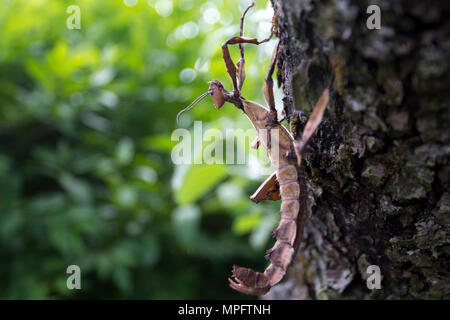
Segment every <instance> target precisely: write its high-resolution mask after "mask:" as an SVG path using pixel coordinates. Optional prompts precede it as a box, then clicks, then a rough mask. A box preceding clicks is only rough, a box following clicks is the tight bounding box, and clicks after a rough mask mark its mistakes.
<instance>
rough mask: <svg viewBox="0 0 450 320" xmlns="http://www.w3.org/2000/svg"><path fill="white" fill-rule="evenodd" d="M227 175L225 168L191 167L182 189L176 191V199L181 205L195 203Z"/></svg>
mask: <svg viewBox="0 0 450 320" xmlns="http://www.w3.org/2000/svg"><path fill="white" fill-rule="evenodd" d="M226 175H227V169H226V167H225V166H221V165H191V166H190V168H189V169H188V171H187V172H186V175H185V176H184V178H183V182H182V184H181V186H180V188H179V189H177V190H176V191H175V199H176V200H177V202H178V203H179V204H180V205H187V204H190V203H193V202H195V201H196V200H197V199H199V198H200V197H201V196H203V195H204V194H205V193H206V192H208V191H210V190H211V189H212V188H213V187H214V186H216V185H217V184H218V183H219V182H220V181H221V180H222V179H223V178H225V177H226Z"/></svg>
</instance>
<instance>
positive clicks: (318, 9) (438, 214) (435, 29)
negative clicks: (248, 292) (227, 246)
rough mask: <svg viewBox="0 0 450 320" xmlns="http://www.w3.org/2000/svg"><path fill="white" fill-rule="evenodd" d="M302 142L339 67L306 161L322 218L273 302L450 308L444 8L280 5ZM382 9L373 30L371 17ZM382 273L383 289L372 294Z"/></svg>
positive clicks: (284, 75) (283, 69) (290, 105)
mask: <svg viewBox="0 0 450 320" xmlns="http://www.w3.org/2000/svg"><path fill="white" fill-rule="evenodd" d="M272 2H273V4H274V6H275V7H276V10H277V11H278V13H279V18H278V28H279V36H280V39H281V52H280V59H279V61H278V69H279V70H278V74H277V76H278V81H279V83H281V84H282V86H283V90H284V93H285V98H284V107H283V108H284V112H285V114H286V117H287V120H288V122H289V123H290V126H291V129H292V130H293V131H294V133H295V134H300V133H301V131H302V129H303V126H304V124H305V122H306V119H307V115H308V114H309V112H310V111H311V109H312V106H313V105H314V103H315V101H317V99H318V97H319V95H320V93H321V92H322V90H323V88H324V86H325V85H326V83H327V80H328V78H329V76H330V72H331V71H330V65H329V62H328V61H329V60H328V58H329V57H333V58H337V59H338V60H339V64H338V67H337V70H336V79H335V82H334V84H333V88H332V98H331V101H330V105H329V107H328V110H327V111H326V113H325V116H324V121H323V123H322V124H321V126H320V128H319V130H318V132H317V133H316V135H315V137H314V139H313V140H312V143H311V146H310V148H309V150H308V151H307V154H306V159H305V160H306V164H307V171H306V174H307V184H308V189H309V192H310V195H311V196H310V200H311V202H312V205H313V212H312V215H311V217H310V218H309V219H308V222H307V224H306V227H305V233H304V240H303V244H302V245H301V247H300V249H299V252H298V254H297V256H296V259H295V262H294V263H293V265H292V266H291V268H290V270H289V273H288V275H287V276H286V277H285V279H284V280H283V281H282V283H280V284H279V285H277V286H275V287H274V288H272V290H271V291H270V292H269V293H268V294H267V295H265V296H264V297H263V298H267V299H346V298H355V299H411V298H412V299H414V298H416V299H449V298H450V276H449V269H450V260H449V252H450V250H449V242H450V240H449V232H448V231H449V228H448V227H449V213H450V212H449V211H450V191H449V188H450V187H449V172H450V162H449V153H450V143H449V140H450V135H449V130H448V129H449V126H448V124H449V123H450V122H449V117H450V113H449V111H450V110H449V109H450V108H449V107H450V99H449V83H450V81H449V80H450V73H449V63H450V59H449V57H450V37H449V32H450V20H449V17H450V10H449V8H448V4H447V3H445V2H444V1H436V2H433V1H406V0H405V1H388V0H386V1H376V0H370V1H351V0H328V1H313V0H272ZM371 4H376V5H378V6H379V7H380V8H381V29H380V30H369V29H368V28H367V27H366V20H367V18H368V17H369V16H370V14H367V13H366V10H367V7H368V6H369V5H371ZM369 265H378V266H379V267H380V269H381V274H382V283H381V285H382V289H380V290H369V289H368V288H367V285H366V279H367V277H368V274H367V273H366V270H367V267H368V266H369Z"/></svg>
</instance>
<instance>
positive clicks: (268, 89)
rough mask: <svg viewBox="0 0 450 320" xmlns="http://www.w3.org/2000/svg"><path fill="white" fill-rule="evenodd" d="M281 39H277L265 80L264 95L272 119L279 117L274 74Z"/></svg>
mask: <svg viewBox="0 0 450 320" xmlns="http://www.w3.org/2000/svg"><path fill="white" fill-rule="evenodd" d="M279 44H280V40H279V39H278V40H277V43H276V44H275V48H274V49H273V54H272V59H271V60H270V65H269V71H268V72H267V77H266V79H265V81H264V97H265V99H266V102H267V105H268V106H269V108H270V116H271V117H272V119H274V120H276V119H277V110H276V109H275V98H274V96H273V79H272V75H273V72H274V70H275V64H276V61H277V57H278V46H279Z"/></svg>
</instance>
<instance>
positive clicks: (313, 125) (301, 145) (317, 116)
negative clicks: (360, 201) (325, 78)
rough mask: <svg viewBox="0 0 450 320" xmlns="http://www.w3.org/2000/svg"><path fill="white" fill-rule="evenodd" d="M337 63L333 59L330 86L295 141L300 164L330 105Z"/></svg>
mask: <svg viewBox="0 0 450 320" xmlns="http://www.w3.org/2000/svg"><path fill="white" fill-rule="evenodd" d="M336 63H337V61H336V60H333V61H332V74H331V77H330V81H329V82H328V86H327V87H326V88H325V90H323V92H322V95H321V96H320V98H319V100H318V101H317V103H316V105H315V106H314V109H313V111H312V112H311V115H310V116H309V119H308V122H307V123H306V125H305V129H304V130H303V134H302V137H301V138H298V139H296V140H295V141H294V147H295V154H296V155H297V162H298V165H299V166H300V162H301V160H302V154H303V151H304V150H305V147H306V145H307V144H308V142H309V140H310V139H311V137H312V135H313V134H314V132H315V131H316V129H317V127H318V126H319V125H320V122H321V121H322V118H323V113H324V112H325V109H326V107H327V105H328V101H329V99H330V86H331V84H332V83H333V80H334V70H335V67H336Z"/></svg>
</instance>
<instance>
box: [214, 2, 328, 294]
mask: <svg viewBox="0 0 450 320" xmlns="http://www.w3.org/2000/svg"><path fill="white" fill-rule="evenodd" d="M251 6H253V4H252V5H250V7H251ZM247 10H248V8H247ZM247 10H246V11H245V12H244V15H243V16H242V19H241V33H240V34H241V36H239V37H232V38H231V39H229V40H228V41H226V42H224V43H223V45H222V53H223V58H224V61H225V66H226V69H227V72H228V74H229V75H230V77H231V80H232V83H233V91H227V90H226V89H225V88H224V87H223V85H222V84H221V83H220V82H219V81H217V80H214V81H211V82H210V83H209V84H210V87H209V90H208V92H209V93H210V94H211V98H212V99H213V101H214V104H215V106H216V108H218V109H219V108H221V107H222V106H223V104H224V103H225V102H230V103H232V104H234V105H235V106H236V107H237V108H239V109H241V110H242V111H243V112H244V114H245V115H246V116H247V117H248V119H249V120H250V122H251V123H252V125H253V127H254V128H255V130H256V132H257V138H256V139H257V140H256V142H255V143H254V146H255V147H258V146H260V145H262V146H263V147H264V148H265V149H266V150H267V152H268V154H269V157H270V160H271V162H272V164H273V165H274V166H275V167H276V172H275V174H274V175H272V176H270V177H269V178H268V179H267V180H266V181H265V182H264V183H263V184H262V185H261V187H259V188H258V190H257V191H256V192H255V194H254V195H253V196H252V197H251V199H252V200H253V201H254V202H259V201H262V200H279V199H281V209H280V213H281V219H280V223H279V225H278V227H277V228H276V229H275V230H274V232H273V235H274V236H275V238H276V242H275V245H274V246H273V247H272V248H271V249H269V250H268V251H267V255H266V258H268V259H269V260H270V264H269V266H268V267H267V268H266V269H265V270H264V272H256V271H253V270H252V269H248V268H243V267H239V266H234V267H233V271H232V274H233V278H234V279H230V278H229V284H230V286H231V287H232V288H233V289H235V290H237V291H240V292H243V293H246V294H254V295H261V294H264V293H266V292H267V291H268V290H269V289H270V288H271V287H272V286H274V285H276V284H277V283H278V282H280V281H281V279H282V278H283V277H284V275H285V274H286V272H287V269H288V267H289V266H290V264H291V263H292V260H293V258H294V255H295V252H296V250H297V248H298V246H299V245H300V242H301V238H302V234H303V226H304V222H305V219H306V201H305V199H306V190H305V189H306V188H305V181H304V177H302V175H301V172H302V171H301V169H302V168H301V166H302V163H301V158H302V153H303V151H304V148H305V146H306V145H307V143H308V142H309V140H310V138H311V136H312V135H313V133H314V132H315V130H316V129H317V127H318V125H319V124H320V122H321V120H322V117H323V113H324V111H325V108H326V106H327V104H328V99H329V86H330V84H331V81H330V83H329V86H328V87H327V88H326V89H325V90H324V92H323V94H322V96H321V97H320V99H319V101H318V102H317V104H316V106H315V108H314V110H313V112H312V114H311V117H310V119H309V121H308V123H307V124H306V127H305V131H304V133H303V136H302V137H301V138H300V139H297V140H294V138H293V136H292V135H291V134H290V132H289V131H288V130H287V129H286V128H285V127H284V126H282V125H281V124H280V122H279V121H278V120H277V111H276V109H275V101H274V95H273V81H272V74H273V72H274V69H275V63H276V59H277V52H278V45H279V41H277V44H276V46H275V49H274V53H273V55H272V59H271V62H270V66H269V71H268V74H267V77H266V79H265V85H264V96H265V99H266V102H267V104H268V106H269V109H266V108H265V107H263V106H261V105H259V104H257V103H255V102H252V101H248V100H246V99H245V98H243V97H242V95H241V88H242V84H243V82H244V79H245V70H244V68H245V61H244V56H243V53H244V50H243V46H242V45H243V44H245V43H250V44H256V45H259V44H261V43H264V42H267V41H269V40H270V39H271V37H272V36H273V34H274V27H272V30H271V34H270V36H269V37H268V38H267V39H264V40H262V41H258V40H257V39H251V38H244V37H243V36H242V35H243V31H242V26H243V18H244V16H245V13H246V12H247ZM276 17H277V14H275V15H274V25H275V23H276ZM231 44H238V45H239V46H240V48H241V58H240V59H239V62H238V63H237V65H236V66H235V64H234V63H233V61H232V59H231V56H230V53H229V50H228V45H231Z"/></svg>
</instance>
